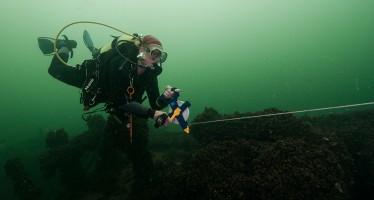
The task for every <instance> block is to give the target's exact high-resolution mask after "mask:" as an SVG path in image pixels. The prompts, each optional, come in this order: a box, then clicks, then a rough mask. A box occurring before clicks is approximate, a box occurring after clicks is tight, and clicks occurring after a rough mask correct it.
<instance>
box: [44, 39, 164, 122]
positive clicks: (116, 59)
mask: <svg viewBox="0 0 374 200" xmlns="http://www.w3.org/2000/svg"><path fill="white" fill-rule="evenodd" d="M118 50H120V51H121V52H122V55H119V53H118V51H117V50H116V49H115V48H112V49H111V50H109V51H106V52H104V53H102V54H100V55H99V56H98V57H97V58H95V59H91V60H85V61H84V62H83V63H82V64H81V65H77V66H76V67H67V66H65V65H64V64H63V63H61V62H60V61H59V60H58V58H57V57H56V56H55V57H54V58H53V59H52V62H51V65H50V67H49V70H48V72H49V74H50V75H51V76H53V77H54V78H56V79H58V80H60V81H62V82H64V83H66V84H69V85H72V86H75V87H78V88H81V89H82V97H81V102H82V103H83V104H84V106H88V107H89V108H90V107H93V106H95V105H97V104H99V103H106V107H107V109H106V110H107V111H108V112H111V113H112V114H113V113H114V114H115V115H117V116H122V115H123V114H126V113H127V114H128V113H131V114H135V115H137V116H139V117H142V118H148V117H149V118H152V117H153V115H154V113H155V110H160V109H163V108H165V107H166V106H167V104H165V103H164V102H163V101H162V98H160V92H159V89H158V80H157V76H158V75H159V73H160V72H161V71H160V69H159V70H146V71H145V72H144V73H143V74H142V75H137V74H136V65H135V64H134V63H136V62H137V59H136V56H137V54H138V48H137V47H136V46H135V45H134V44H133V43H131V42H128V43H124V44H122V45H121V46H120V47H119V48H118ZM122 56H126V59H125V58H124V57H122ZM60 57H61V58H62V59H63V60H64V61H65V62H66V61H67V60H68V55H67V54H60ZM91 79H92V80H91ZM131 82H132V86H133V88H134V93H133V94H131V95H130V94H129V93H128V91H127V88H128V87H129V86H130V83H131ZM145 92H146V93H147V96H148V100H149V104H150V106H151V108H149V107H147V106H144V105H142V104H141V103H142V101H143V95H144V93H145Z"/></svg>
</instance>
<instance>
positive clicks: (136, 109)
mask: <svg viewBox="0 0 374 200" xmlns="http://www.w3.org/2000/svg"><path fill="white" fill-rule="evenodd" d="M118 109H119V110H121V111H123V112H126V113H129V114H134V115H136V116H138V117H141V118H145V119H147V118H151V119H153V117H154V115H155V113H156V110H155V109H152V108H149V107H147V106H145V105H142V104H140V103H138V102H135V101H132V102H130V103H127V104H124V105H121V106H119V108H118Z"/></svg>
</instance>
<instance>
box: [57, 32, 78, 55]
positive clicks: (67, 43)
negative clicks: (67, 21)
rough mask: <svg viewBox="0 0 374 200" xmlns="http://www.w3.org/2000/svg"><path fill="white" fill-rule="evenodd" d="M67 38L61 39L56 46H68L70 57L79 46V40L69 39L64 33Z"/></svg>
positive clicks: (58, 47)
mask: <svg viewBox="0 0 374 200" xmlns="http://www.w3.org/2000/svg"><path fill="white" fill-rule="evenodd" d="M62 36H63V37H64V38H65V39H59V40H57V43H56V48H57V49H61V48H62V47H67V48H68V49H69V51H70V52H71V54H70V58H72V57H73V56H74V52H73V49H74V48H76V47H77V42H76V41H75V40H69V39H68V37H67V36H66V35H62Z"/></svg>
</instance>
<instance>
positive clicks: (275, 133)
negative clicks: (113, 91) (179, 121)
mask: <svg viewBox="0 0 374 200" xmlns="http://www.w3.org/2000/svg"><path fill="white" fill-rule="evenodd" d="M373 8H374V1H372V0H366V1H353V0H309V1H296V0H282V1H279V0H230V1H228V0H227V1H223V0H203V1H202V0H188V1H183V0H178V1H172V0H169V1H154V0H143V1H114V0H106V1H97V0H74V1H73V0H70V1H69V0H67V1H63V2H62V1H47V0H32V1H29V0H18V1H14V0H3V1H0V9H1V12H0V21H1V22H2V23H1V25H2V28H1V44H2V52H1V55H2V56H1V59H2V60H1V61H2V65H1V67H0V74H1V78H0V91H1V104H0V105H1V106H3V107H1V108H0V110H1V111H0V165H1V167H2V168H1V170H0V200H16V199H19V200H161V199H162V200H251V199H253V200H265V199H266V200H268V199H271V200H273V199H274V200H278V199H279V200H284V199H287V200H300V199H308V200H310V199H313V200H314V199H315V200H325V199H326V200H332V199H333V200H335V199H337V200H366V199H373V197H374V106H373V105H374V102H373V99H374V87H373V85H374V40H373V36H374V28H373V25H374V12H373ZM81 20H89V21H91V20H92V21H97V22H102V23H105V24H107V25H111V26H113V27H116V28H119V29H121V30H122V31H125V32H129V33H143V34H151V35H155V36H157V37H158V38H159V39H160V40H161V41H162V43H163V45H164V47H165V51H166V52H167V53H168V60H167V61H166V62H165V64H163V72H162V75H160V76H159V87H160V91H162V89H163V87H164V86H165V85H168V84H170V85H172V86H173V87H177V88H180V89H181V97H180V99H181V100H185V101H186V100H188V101H190V102H191V104H192V105H191V109H190V116H189V119H188V123H189V125H190V131H189V134H186V133H185V132H183V130H182V129H180V127H179V125H170V126H168V127H165V128H160V129H155V128H154V127H153V124H150V123H151V122H149V121H146V120H144V119H140V118H134V122H133V123H134V124H133V135H132V142H131V141H130V136H129V130H128V129H127V127H126V126H121V125H119V124H118V123H117V122H116V120H115V119H114V118H113V117H111V116H108V115H107V114H102V113H99V114H95V115H91V116H90V117H89V118H88V120H87V122H85V121H83V120H82V119H81V118H80V117H81V114H82V107H81V105H80V104H79V97H80V95H79V91H77V89H75V88H71V87H70V86H67V85H65V84H63V83H61V82H59V81H56V80H55V79H53V78H52V77H51V76H50V75H49V74H48V66H49V65H50V62H51V58H52V57H45V56H44V55H43V54H42V53H41V52H40V49H38V43H37V38H38V37H51V38H53V37H55V36H56V34H57V33H58V31H59V30H61V28H62V27H64V25H67V24H69V23H72V22H76V21H81ZM91 25H92V24H85V25H81V24H80V25H76V26H73V27H69V28H67V29H66V30H64V31H63V32H61V36H62V35H66V36H67V37H69V39H71V40H75V41H76V42H77V48H76V49H74V58H72V59H71V60H69V64H71V65H74V66H75V64H77V63H81V62H83V60H85V59H88V58H90V57H91V53H90V51H89V50H87V48H86V47H85V43H84V41H83V40H82V33H84V32H83V31H84V30H87V31H89V32H90V34H91V36H92V39H93V42H94V43H95V45H97V46H101V45H104V44H108V42H111V41H112V40H113V37H112V36H119V35H120V34H121V33H119V32H116V31H112V30H111V29H107V28H104V27H102V26H94V25H92V26H91ZM365 102H367V103H365ZM348 104H350V105H351V106H349V105H348ZM344 105H346V106H344ZM354 105H355V106H354ZM328 106H333V107H335V108H337V109H335V110H327V109H326V110H325V108H328ZM353 106H354V107H353ZM330 108H332V107H330ZM305 109H308V110H305ZM313 109H315V110H313ZM298 110H299V111H302V112H291V111H298ZM317 110H318V111H321V112H308V113H306V112H304V111H317ZM235 111H237V112H235ZM101 114H102V115H101Z"/></svg>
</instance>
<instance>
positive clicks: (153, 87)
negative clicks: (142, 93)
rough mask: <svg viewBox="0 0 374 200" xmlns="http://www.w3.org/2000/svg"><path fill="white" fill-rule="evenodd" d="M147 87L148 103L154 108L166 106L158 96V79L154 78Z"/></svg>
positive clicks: (159, 108) (158, 108) (160, 108)
mask: <svg viewBox="0 0 374 200" xmlns="http://www.w3.org/2000/svg"><path fill="white" fill-rule="evenodd" d="M149 85H150V86H149V87H148V88H147V90H146V91H147V96H148V100H149V105H150V106H151V107H152V108H153V109H156V110H162V109H164V108H166V107H167V106H168V104H167V103H166V102H164V101H163V100H162V98H161V96H160V91H159V89H158V80H157V78H154V79H153V80H152V81H151V82H150V84H149Z"/></svg>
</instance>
